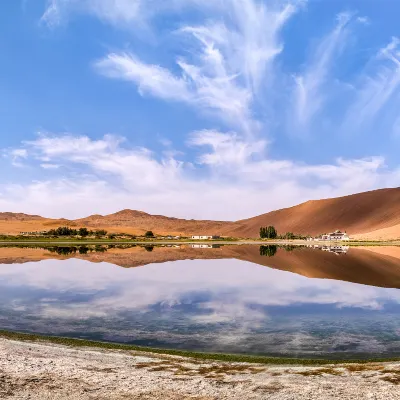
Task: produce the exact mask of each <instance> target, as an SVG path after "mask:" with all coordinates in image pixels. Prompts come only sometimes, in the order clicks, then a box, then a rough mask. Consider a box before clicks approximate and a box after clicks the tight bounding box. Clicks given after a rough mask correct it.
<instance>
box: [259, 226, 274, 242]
mask: <svg viewBox="0 0 400 400" xmlns="http://www.w3.org/2000/svg"><path fill="white" fill-rule="evenodd" d="M277 236H278V232H277V231H276V229H275V227H274V226H271V225H270V226H267V227H261V228H260V237H261V238H262V239H264V238H266V239H276V238H277Z"/></svg>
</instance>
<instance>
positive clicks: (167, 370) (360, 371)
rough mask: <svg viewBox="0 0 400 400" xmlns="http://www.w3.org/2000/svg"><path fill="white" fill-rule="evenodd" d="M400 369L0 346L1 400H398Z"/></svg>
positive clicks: (2, 341)
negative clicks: (206, 360) (243, 361)
mask: <svg viewBox="0 0 400 400" xmlns="http://www.w3.org/2000/svg"><path fill="white" fill-rule="evenodd" d="M399 384H400V363H398V362H397V363H395V362H389V363H371V364H340V365H332V366H329V365H327V366H323V367H322V366H315V367H314V366H313V367H309V366H307V367H305V366H292V365H290V366H279V365H278V366H277V365H258V364H245V363H227V362H205V361H203V360H201V361H200V360H194V359H185V358H181V357H173V356H167V355H153V354H148V353H136V352H133V351H121V350H102V349H96V348H73V347H66V346H62V345H58V344H50V343H46V342H40V343H38V342H34V343H33V342H18V341H13V340H9V339H4V338H1V339H0V398H1V399H18V400H24V399H30V400H35V399H38V400H39V399H40V400H50V399H51V400H64V399H68V400H77V399H98V400H114V399H115V400H117V399H118V400H125V399H126V400H127V399H140V400H144V399H146V400H147V399H149V400H150V399H151V400H153V399H154V400H157V399H194V400H211V399H212V400H217V399H232V400H235V399H238V400H239V399H254V400H256V399H282V400H283V399H285V400H289V399H293V400H301V399H307V400H313V399H318V400H324V399H343V400H346V399H352V400H357V399H360V400H361V399H363V400H364V399H374V400H380V399H384V400H391V399H400V385H399Z"/></svg>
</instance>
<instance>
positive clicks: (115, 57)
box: [0, 0, 400, 219]
mask: <svg viewBox="0 0 400 400" xmlns="http://www.w3.org/2000/svg"><path fill="white" fill-rule="evenodd" d="M0 7H1V12H0V51H1V54H2V63H0V124H1V126H0V129H1V130H0V132H1V133H0V156H1V157H0V167H1V169H2V174H1V176H0V210H1V211H20V212H29V213H39V214H42V215H46V216H50V217H61V216H65V217H81V216H85V215H87V214H92V213H102V214H105V213H110V212H114V211H117V210H119V209H122V208H132V209H140V210H144V211H147V212H150V213H157V214H166V215H170V216H177V217H187V218H213V219H239V218H245V217H249V216H253V215H256V214H260V213H263V212H267V211H270V210H272V209H276V208H282V207H286V206H291V205H294V204H297V203H300V202H302V201H306V200H309V199H317V198H326V197H331V196H338V195H344V194H350V193H355V192H360V191H364V190H371V189H375V188H380V187H395V186H399V182H400V169H399V165H398V156H397V154H398V149H399V142H400V115H399V113H398V104H399V95H400V50H399V49H400V41H399V39H398V38H397V37H398V36H400V32H399V28H398V23H397V21H396V15H398V12H399V11H400V3H398V2H397V1H395V0H393V1H391V0H383V1H379V2H378V1H376V0H363V1H361V0H360V1H354V0H353V1H352V0H348V1H342V0H336V1H333V0H332V1H329V0H309V1H301V0H288V1H278V0H277V1H271V0H212V1H211V0H202V1H200V0H166V1H156V0H79V1H78V0H50V1H46V0H24V1H22V0H21V1H6V2H3V4H2V5H1V6H0Z"/></svg>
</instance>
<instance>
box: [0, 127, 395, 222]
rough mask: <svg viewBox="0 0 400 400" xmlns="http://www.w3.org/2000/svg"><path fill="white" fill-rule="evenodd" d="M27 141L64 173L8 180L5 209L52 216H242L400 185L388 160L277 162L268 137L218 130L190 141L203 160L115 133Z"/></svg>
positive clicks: (33, 163)
mask: <svg viewBox="0 0 400 400" xmlns="http://www.w3.org/2000/svg"><path fill="white" fill-rule="evenodd" d="M25 146H26V147H25V150H26V154H27V157H26V159H25V163H27V164H29V165H30V167H31V169H32V170H33V171H35V168H36V167H37V168H38V177H40V170H41V168H40V165H42V164H43V163H44V162H45V163H48V164H54V165H63V167H64V168H63V170H62V171H63V173H62V175H60V176H58V177H56V178H52V179H51V180H43V179H40V178H39V179H38V180H37V181H36V182H32V183H31V184H28V185H20V184H12V185H1V186H0V209H3V210H10V211H23V212H29V213H40V214H43V215H45V216H52V217H71V218H73V217H76V218H77V217H83V216H87V215H88V214H93V213H108V212H114V211H117V210H119V209H123V208H134V209H141V210H145V211H147V212H150V213H154V214H165V215H169V216H176V217H183V218H203V219H205V218H210V219H240V218H245V217H250V216H253V215H255V214H261V213H263V212H267V211H269V210H272V209H276V208H281V207H284V206H291V205H294V204H295V203H298V202H301V201H306V200H309V199H311V198H321V197H328V196H336V195H343V194H349V193H353V192H356V191H363V190H369V189H373V188H377V187H383V186H392V185H396V184H397V185H400V171H399V170H394V171H391V170H389V169H387V168H386V167H385V165H384V160H383V159H381V158H370V159H360V160H338V161H337V162H336V163H335V164H332V165H329V164H328V165H323V164H317V165H307V164H303V163H302V164H300V163H294V162H291V161H287V160H274V159H270V158H268V157H266V156H265V155H264V151H263V143H260V144H259V145H256V144H255V143H254V142H253V141H249V142H246V141H244V140H243V139H240V137H239V136H237V135H236V134H234V133H229V134H228V133H221V132H217V131H201V132H196V133H194V134H193V136H192V139H191V141H190V146H194V147H195V148H198V149H199V152H200V154H199V160H198V164H191V163H186V162H183V161H181V160H180V159H179V158H178V157H179V156H176V157H172V156H170V157H165V158H161V159H158V158H157V156H156V155H155V154H153V153H152V152H150V151H149V150H147V149H143V148H132V147H129V143H127V142H124V141H123V140H122V139H121V138H115V137H113V136H106V137H104V138H103V139H98V140H92V139H90V138H88V137H86V136H72V135H62V136H43V135H41V136H39V137H38V139H37V140H36V141H31V142H28V143H26V144H25ZM44 159H45V160H46V161H43V160H44ZM77 204H79V207H77ZM227 204H229V207H227Z"/></svg>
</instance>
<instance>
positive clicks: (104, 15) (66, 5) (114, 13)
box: [41, 0, 156, 26]
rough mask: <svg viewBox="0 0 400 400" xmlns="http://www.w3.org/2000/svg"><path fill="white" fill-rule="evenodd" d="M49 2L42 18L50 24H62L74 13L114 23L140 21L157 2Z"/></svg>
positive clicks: (113, 0) (88, 0) (53, 0)
mask: <svg viewBox="0 0 400 400" xmlns="http://www.w3.org/2000/svg"><path fill="white" fill-rule="evenodd" d="M47 3H48V4H47V8H46V11H45V13H44V14H43V16H42V18H41V20H42V22H43V23H45V24H47V25H49V26H57V25H59V24H61V23H62V22H63V21H65V20H68V18H69V17H70V16H71V15H72V14H74V13H89V14H92V15H94V16H96V17H99V18H101V19H102V20H104V21H107V22H110V23H113V24H120V23H122V24H127V23H131V22H133V21H135V22H136V23H140V20H141V17H143V16H144V14H145V13H146V12H147V11H148V10H149V9H150V7H151V5H152V4H153V5H155V4H156V3H155V2H154V1H150V0H147V1H143V0H48V1H47ZM144 3H147V4H144Z"/></svg>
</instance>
